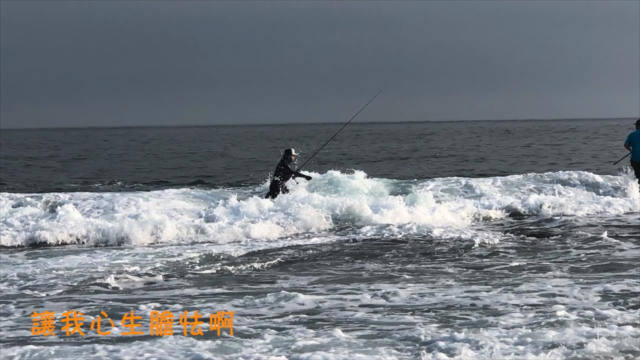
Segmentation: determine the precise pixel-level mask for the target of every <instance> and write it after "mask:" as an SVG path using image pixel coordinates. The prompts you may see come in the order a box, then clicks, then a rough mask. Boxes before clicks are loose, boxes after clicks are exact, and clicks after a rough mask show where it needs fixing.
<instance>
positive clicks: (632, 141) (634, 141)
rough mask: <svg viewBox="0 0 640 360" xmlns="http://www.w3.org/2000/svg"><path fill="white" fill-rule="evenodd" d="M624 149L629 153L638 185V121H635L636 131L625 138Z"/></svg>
mask: <svg viewBox="0 0 640 360" xmlns="http://www.w3.org/2000/svg"><path fill="white" fill-rule="evenodd" d="M624 147H625V148H626V149H627V150H629V151H631V167H632V168H633V172H635V174H636V178H637V179H638V183H639V184H640V119H638V120H637V121H636V131H634V132H632V133H631V134H629V136H627V140H626V141H625V142H624Z"/></svg>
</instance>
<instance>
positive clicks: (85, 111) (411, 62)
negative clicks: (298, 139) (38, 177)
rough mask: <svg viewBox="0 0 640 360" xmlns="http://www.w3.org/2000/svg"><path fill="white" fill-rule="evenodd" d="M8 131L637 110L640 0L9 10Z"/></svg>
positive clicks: (0, 35) (100, 4)
mask: <svg viewBox="0 0 640 360" xmlns="http://www.w3.org/2000/svg"><path fill="white" fill-rule="evenodd" d="M0 41H1V42H0V126H1V127H3V128H16V127H61V126H135V125H180V124H185V125H186V124H195V125H205V124H255V123H296V122H334V121H337V122H340V121H344V120H346V119H347V118H348V117H349V115H351V113H352V112H354V111H355V110H356V109H357V108H358V107H359V106H360V105H361V104H362V103H364V102H365V101H366V100H367V99H368V98H369V97H371V96H372V95H373V94H375V93H376V92H377V91H378V89H383V90H384V92H383V94H382V95H381V96H380V97H379V98H378V99H377V100H376V102H375V103H374V104H373V105H371V106H370V108H369V109H367V111H366V112H365V113H363V114H362V115H361V118H359V121H425V120H465V119H469V120H470V119H513V118H518V119H521V118H582V117H586V118H600V117H635V116H640V1H637V0H629V1H585V2H581V1H576V0H570V1H564V2H563V1H537V2H533V1H531V2H529V1H472V2H466V1H452V2H437V1H413V2H391V1H377V2H368V1H354V2H309V1H305V2H266V1H261V2H241V3H237V2H220V1H185V2H178V1H159V2H152V1H115V2H107V1H88V2H81V1H52V0H46V1H12V0H2V1H1V2H0Z"/></svg>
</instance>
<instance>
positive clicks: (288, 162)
mask: <svg viewBox="0 0 640 360" xmlns="http://www.w3.org/2000/svg"><path fill="white" fill-rule="evenodd" d="M296 156H298V154H296V150H295V149H293V148H291V149H286V150H285V151H284V153H283V154H282V158H281V159H280V162H278V165H277V166H276V171H275V172H274V174H273V178H272V179H271V184H270V185H269V193H267V195H266V196H265V198H267V199H275V198H276V197H277V196H278V195H280V193H283V194H286V193H288V192H289V189H288V188H287V185H286V184H287V181H289V179H291V178H292V177H293V178H296V177H301V178H305V179H307V180H311V176H309V175H305V174H303V173H301V172H299V171H296V170H295V162H296Z"/></svg>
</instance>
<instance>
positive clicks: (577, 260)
mask: <svg viewBox="0 0 640 360" xmlns="http://www.w3.org/2000/svg"><path fill="white" fill-rule="evenodd" d="M632 125H633V122H632V121H631V120H628V119H627V120H624V119H619V120H563V121H478V122H435V123H428V122H427V123H408V124H407V123H398V124H358V123H355V124H352V125H350V126H349V127H348V128H346V129H345V131H344V132H343V133H341V134H340V135H339V136H338V137H337V138H336V139H335V141H334V142H332V143H331V144H330V145H329V146H327V148H326V149H325V150H323V151H322V152H321V153H320V154H319V155H318V156H317V157H316V158H315V159H313V160H312V161H311V162H310V163H309V164H308V165H307V167H306V169H305V170H306V171H308V173H309V174H310V175H312V176H313V179H312V180H311V181H309V182H307V181H305V180H298V182H297V183H296V182H294V181H290V183H289V187H290V189H291V193H290V194H287V195H281V196H280V197H278V198H277V199H275V200H274V201H272V200H267V199H264V198H263V197H264V194H265V193H266V191H267V187H268V176H269V172H270V171H273V168H274V167H275V164H276V162H277V160H278V158H279V156H280V152H281V150H282V149H283V148H286V147H290V146H293V147H295V148H296V150H297V151H299V152H301V153H302V156H301V159H300V161H301V162H303V161H304V160H305V154H306V155H307V156H308V155H309V154H311V153H312V152H313V150H314V149H315V146H318V145H319V144H321V143H322V142H323V141H324V140H325V139H326V138H328V137H329V136H330V135H331V134H332V133H333V132H334V131H335V130H337V128H338V127H339V126H340V125H339V124H321V125H278V126H238V127H231V126H221V127H184V128H114V129H56V130H2V131H1V132H0V140H1V141H2V142H1V147H0V150H1V154H0V166H1V169H0V170H1V171H0V191H1V192H0V245H1V246H2V247H0V355H1V357H2V358H20V359H31V358H34V359H35V358H48V359H57V358H82V359H101V358H106V357H110V358H123V359H138V358H189V359H213V358H240V359H637V358H640V270H639V264H640V192H639V189H638V183H637V181H636V180H635V179H634V177H633V175H632V174H631V173H630V171H629V168H628V162H627V161H626V160H625V161H623V162H622V163H620V164H619V165H617V166H614V165H612V164H611V163H612V161H614V160H617V159H618V158H619V157H621V156H622V155H624V154H625V150H624V149H623V147H622V142H623V140H624V138H625V137H626V135H627V133H628V132H630V131H631V130H632ZM69 310H77V311H79V312H81V313H82V314H83V316H84V324H83V326H82V327H81V329H82V330H83V331H84V333H85V335H84V336H80V335H78V334H74V335H71V336H67V335H65V332H64V331H63V330H62V329H61V327H62V325H63V323H62V322H61V321H60V320H61V318H62V313H63V312H66V311H69ZM132 310H133V311H134V312H135V314H136V315H139V316H141V320H140V321H139V322H140V323H141V324H142V326H141V327H140V328H138V330H140V331H142V332H143V333H144V334H143V335H135V336H126V335H122V333H123V332H126V331H127V328H126V326H124V325H123V324H122V323H121V319H122V317H123V315H124V314H125V313H128V312H130V311H132ZM153 310H156V311H164V310H167V311H171V312H172V313H173V314H174V315H175V316H176V319H175V324H174V335H173V336H163V337H158V336H151V335H150V334H149V326H150V319H149V318H150V312H151V311H153ZM195 310H198V311H199V312H200V313H201V314H211V313H215V312H217V311H221V310H224V311H233V313H234V315H233V331H234V334H233V336H230V334H229V331H228V329H223V330H222V332H221V335H220V336H218V335H217V334H216V333H215V332H211V331H209V321H208V318H206V319H204V320H205V325H203V326H202V328H203V329H204V334H203V336H192V335H191V334H189V333H187V336H185V335H183V328H182V326H181V325H180V324H179V322H178V316H179V315H180V314H181V313H182V312H183V311H188V312H189V313H188V314H189V315H192V314H193V312H194V311H195ZM34 311H35V312H43V311H51V312H54V313H55V319H56V323H55V334H56V335H55V336H46V337H45V336H41V335H33V334H32V326H33V321H32V319H31V315H32V314H33V313H34ZM101 312H104V313H105V314H107V315H108V316H109V318H110V319H113V323H114V326H113V327H110V326H108V327H107V328H108V329H110V330H111V331H112V333H111V334H110V335H99V334H98V333H97V332H96V331H95V330H92V329H90V323H91V322H92V321H94V320H97V317H98V316H99V315H101ZM207 316H208V315H207ZM102 324H103V328H104V327H105V326H106V325H105V321H104V319H103V322H102Z"/></svg>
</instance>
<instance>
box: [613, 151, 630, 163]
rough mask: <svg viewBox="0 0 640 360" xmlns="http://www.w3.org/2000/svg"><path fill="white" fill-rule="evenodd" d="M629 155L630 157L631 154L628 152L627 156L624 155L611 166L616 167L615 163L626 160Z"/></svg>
mask: <svg viewBox="0 0 640 360" xmlns="http://www.w3.org/2000/svg"><path fill="white" fill-rule="evenodd" d="M629 155H631V152H629V153H628V154H627V155H625V156H623V157H621V158H620V160H618V161H616V162H614V163H613V165H616V164H617V163H619V162H620V161H622V160H624V159H626V158H627V156H629Z"/></svg>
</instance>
